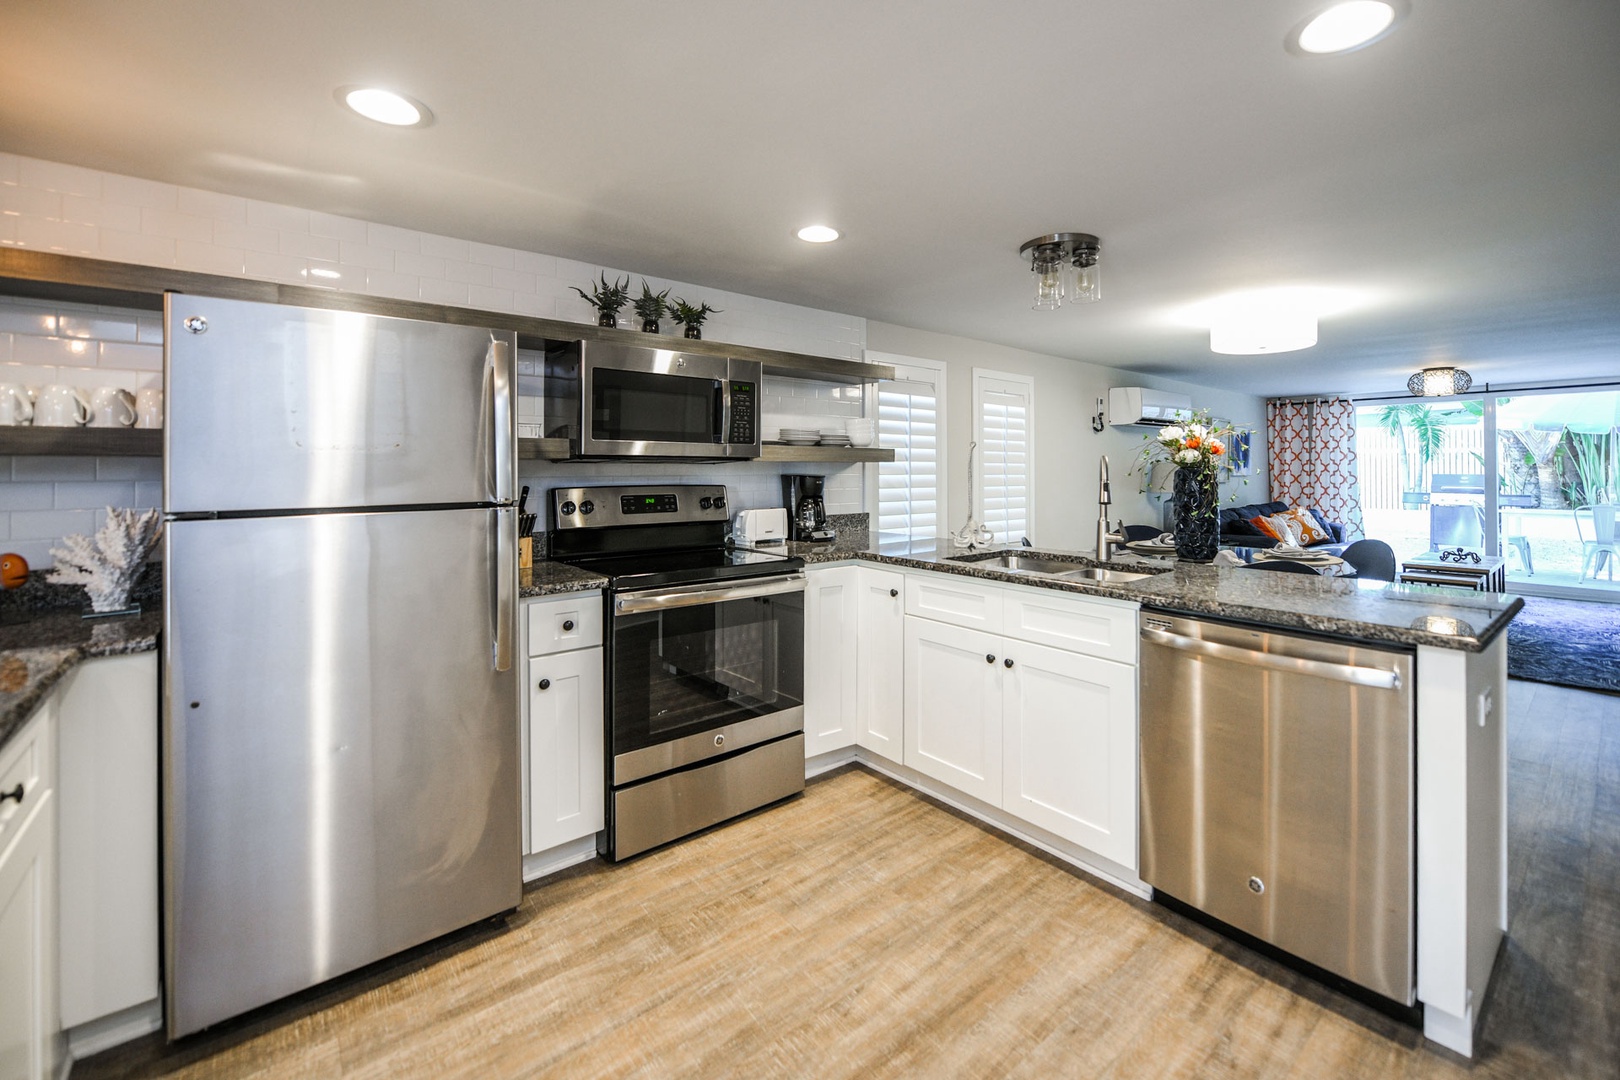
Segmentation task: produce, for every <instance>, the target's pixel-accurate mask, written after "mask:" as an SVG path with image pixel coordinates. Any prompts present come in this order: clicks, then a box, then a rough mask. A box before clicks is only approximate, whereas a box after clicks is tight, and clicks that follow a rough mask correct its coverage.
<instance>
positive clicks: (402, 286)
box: [366, 270, 422, 300]
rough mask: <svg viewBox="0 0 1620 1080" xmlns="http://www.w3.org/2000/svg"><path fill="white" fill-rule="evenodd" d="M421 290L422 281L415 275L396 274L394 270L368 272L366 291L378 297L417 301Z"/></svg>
mask: <svg viewBox="0 0 1620 1080" xmlns="http://www.w3.org/2000/svg"><path fill="white" fill-rule="evenodd" d="M421 288H422V279H421V278H419V277H417V276H416V275H415V274H396V273H394V272H393V271H392V270H367V271H366V291H367V292H369V293H372V294H374V295H376V296H391V297H393V298H394V299H396V300H415V299H416V298H417V294H418V292H420V291H421Z"/></svg>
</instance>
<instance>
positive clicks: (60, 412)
mask: <svg viewBox="0 0 1620 1080" xmlns="http://www.w3.org/2000/svg"><path fill="white" fill-rule="evenodd" d="M89 419H90V403H89V402H88V401H86V400H85V399H84V393H83V392H82V391H81V390H80V389H79V388H78V387H76V386H63V385H62V384H60V383H57V384H55V385H52V386H47V387H46V388H45V389H43V390H41V391H40V392H39V404H37V405H35V406H34V426H35V427H78V426H79V425H80V424H83V423H84V422H85V421H87V420H89Z"/></svg>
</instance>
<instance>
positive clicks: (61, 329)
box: [56, 311, 136, 341]
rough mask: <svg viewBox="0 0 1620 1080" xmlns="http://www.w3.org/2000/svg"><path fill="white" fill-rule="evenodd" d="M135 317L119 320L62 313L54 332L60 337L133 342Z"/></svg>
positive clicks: (98, 315) (108, 316)
mask: <svg viewBox="0 0 1620 1080" xmlns="http://www.w3.org/2000/svg"><path fill="white" fill-rule="evenodd" d="M135 318H136V317H135V316H134V315H127V316H123V317H121V318H119V317H113V316H111V315H104V314H94V315H92V314H85V313H78V312H73V311H63V312H62V313H61V315H60V317H59V318H58V319H57V322H56V332H57V333H58V334H60V335H61V336H62V337H70V338H95V339H96V340H97V341H134V340H135V335H136V331H135Z"/></svg>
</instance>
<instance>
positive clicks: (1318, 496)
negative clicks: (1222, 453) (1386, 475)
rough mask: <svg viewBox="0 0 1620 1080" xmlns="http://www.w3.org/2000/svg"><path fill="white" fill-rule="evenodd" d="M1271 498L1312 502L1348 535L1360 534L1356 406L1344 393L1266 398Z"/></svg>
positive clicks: (1362, 531)
mask: <svg viewBox="0 0 1620 1080" xmlns="http://www.w3.org/2000/svg"><path fill="white" fill-rule="evenodd" d="M1266 448H1267V454H1268V460H1269V462H1270V465H1271V469H1270V473H1271V498H1272V501H1274V502H1286V503H1288V504H1289V505H1290V506H1314V507H1316V509H1318V510H1320V511H1322V513H1324V514H1326V515H1327V516H1328V518H1329V519H1330V520H1332V521H1339V522H1343V523H1344V527H1345V533H1346V536H1347V538H1348V539H1356V538H1357V537H1360V536H1363V535H1365V529H1364V527H1363V523H1362V518H1361V499H1360V497H1359V496H1358V495H1357V492H1356V407H1355V403H1354V402H1351V401H1348V400H1346V399H1344V398H1326V399H1321V400H1317V401H1268V402H1266Z"/></svg>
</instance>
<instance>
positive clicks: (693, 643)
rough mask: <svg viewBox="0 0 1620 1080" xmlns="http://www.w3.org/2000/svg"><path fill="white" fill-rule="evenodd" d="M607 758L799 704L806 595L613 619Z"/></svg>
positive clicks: (641, 613) (800, 697)
mask: <svg viewBox="0 0 1620 1080" xmlns="http://www.w3.org/2000/svg"><path fill="white" fill-rule="evenodd" d="M612 663H613V688H612V693H613V698H612V711H613V717H612V723H611V725H610V728H611V730H612V741H613V753H614V755H619V754H627V753H629V752H630V751H632V750H640V749H641V748H643V747H646V746H653V745H656V744H658V743H663V742H669V741H671V740H674V739H679V738H682V737H684V736H687V735H695V734H698V733H700V732H703V731H708V730H712V729H714V728H721V727H725V726H726V725H728V724H735V723H738V722H739V721H742V720H747V719H750V718H752V717H756V716H765V715H767V714H769V713H774V712H779V711H781V710H783V709H791V708H794V707H795V706H798V705H802V704H804V594H803V593H779V594H777V595H775V596H760V597H752V598H748V599H743V600H726V601H723V602H721V603H716V604H704V605H701V606H697V607H683V608H670V609H668V610H664V611H646V612H639V613H637V614H633V615H617V616H615V617H614V619H613V659H612Z"/></svg>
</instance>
